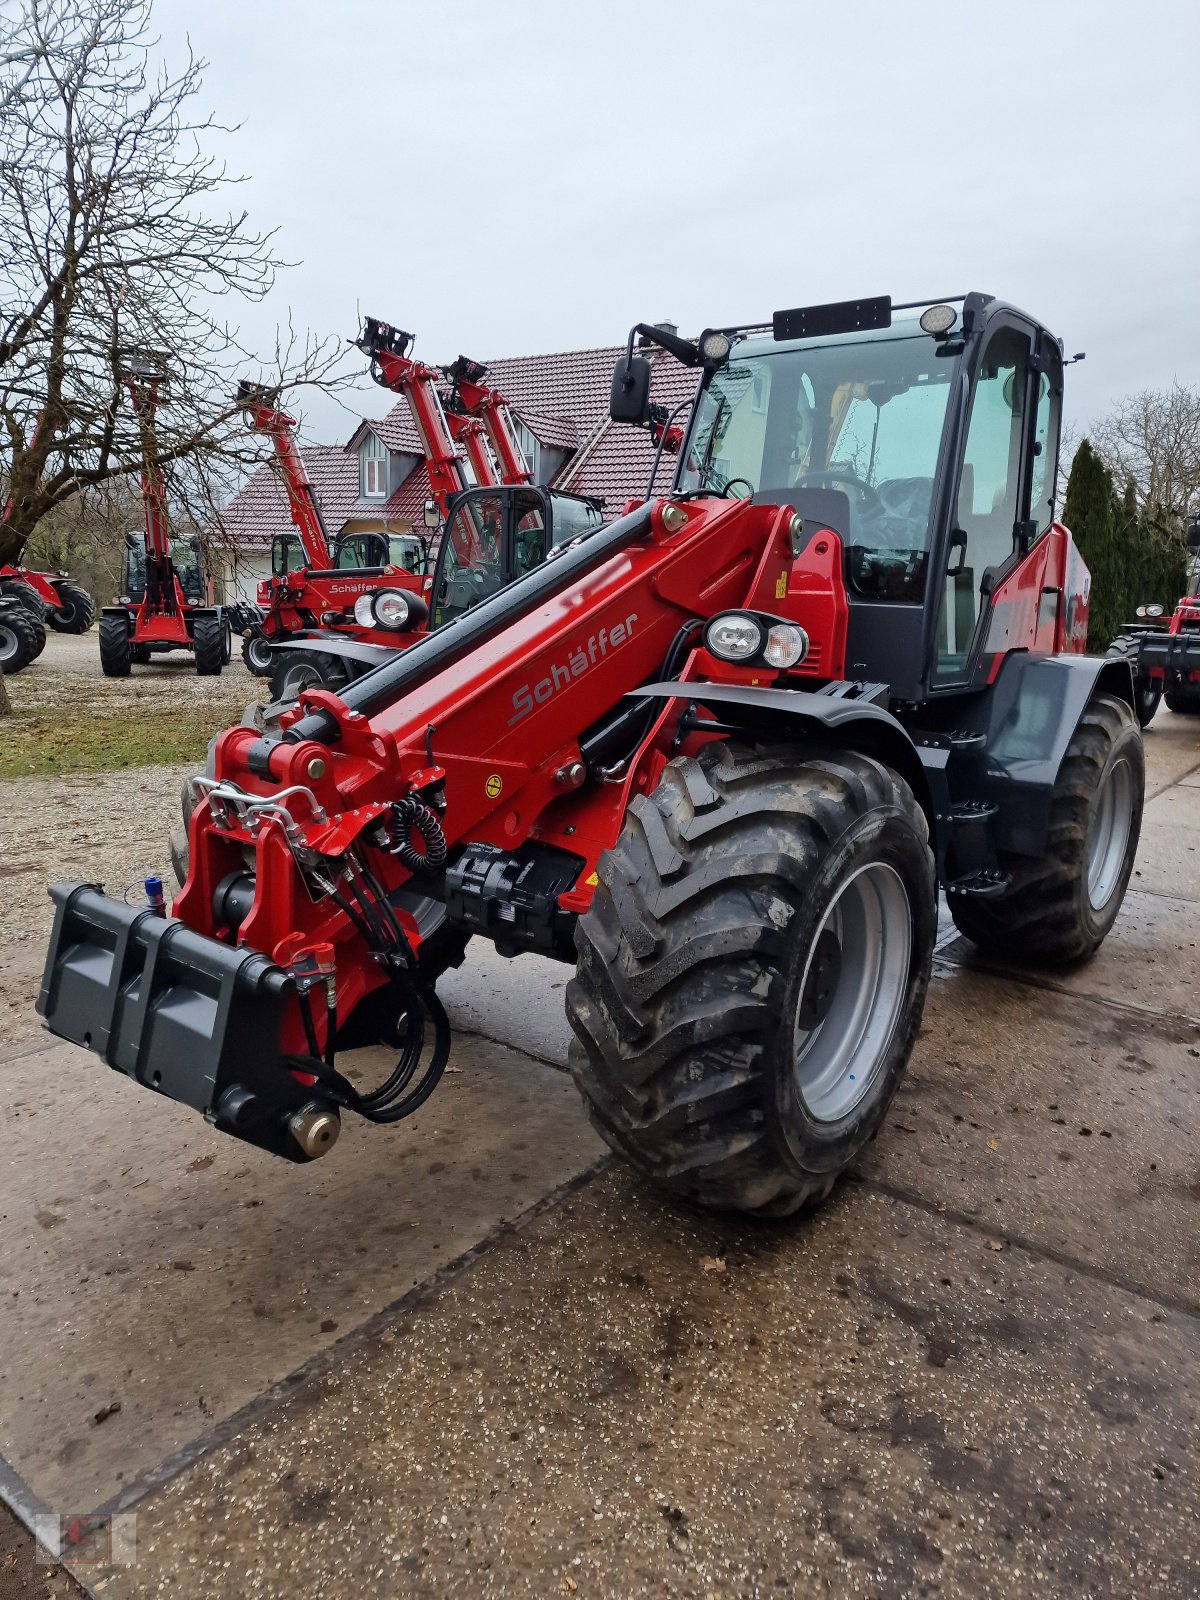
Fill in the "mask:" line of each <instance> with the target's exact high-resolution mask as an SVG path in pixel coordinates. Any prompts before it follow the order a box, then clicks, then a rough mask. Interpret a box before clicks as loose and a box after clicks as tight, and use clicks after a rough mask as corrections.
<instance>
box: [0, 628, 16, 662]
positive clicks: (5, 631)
mask: <svg viewBox="0 0 1200 1600" xmlns="http://www.w3.org/2000/svg"><path fill="white" fill-rule="evenodd" d="M20 652H21V640H20V638H19V636H18V635H17V634H16V633H15V632H14V631H13V629H12V628H10V627H8V626H7V625H6V624H5V623H3V622H0V667H4V668H7V666H8V664H9V662H10V661H14V660H16V658H17V656H18V655H19V654H20Z"/></svg>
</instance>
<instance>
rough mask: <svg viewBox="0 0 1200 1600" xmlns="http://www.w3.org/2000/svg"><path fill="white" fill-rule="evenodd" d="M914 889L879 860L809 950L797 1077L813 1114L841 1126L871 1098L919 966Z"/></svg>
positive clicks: (853, 883)
mask: <svg viewBox="0 0 1200 1600" xmlns="http://www.w3.org/2000/svg"><path fill="white" fill-rule="evenodd" d="M912 945H913V919H912V908H911V906H910V905H909V900H908V891H907V890H906V889H905V887H904V881H903V879H902V878H901V877H900V874H899V873H898V872H897V871H896V870H895V868H894V867H891V866H888V865H887V864H886V863H885V862H882V861H875V862H872V863H870V864H869V865H868V866H865V867H860V868H859V870H858V871H857V872H856V873H854V874H853V876H852V877H849V878H847V879H846V881H845V883H843V884H842V886H841V888H840V889H839V890H838V892H837V894H836V895H835V896H834V898H833V900H832V901H831V902H830V904H829V906H828V908H827V909H826V912H825V915H824V916H823V917H822V918H821V925H820V927H819V928H818V929H817V932H816V935H815V937H814V939H813V941H812V944H811V945H810V947H809V953H808V959H807V961H806V963H805V968H804V978H803V981H802V982H801V985H800V999H799V1002H798V1004H797V1007H796V1021H795V1029H794V1035H793V1067H792V1072H793V1077H794V1080H795V1084H796V1088H797V1090H798V1092H799V1094H800V1098H801V1099H802V1100H803V1102H804V1105H805V1107H806V1109H807V1110H808V1113H809V1115H810V1116H812V1117H813V1118H814V1119H815V1120H816V1121H818V1122H838V1121H840V1120H841V1119H842V1118H843V1117H845V1116H847V1115H849V1113H850V1112H851V1111H853V1110H854V1108H855V1107H856V1106H857V1105H858V1104H859V1103H860V1102H861V1101H862V1100H863V1098H864V1097H865V1096H866V1095H867V1094H868V1092H869V1091H870V1089H871V1086H872V1085H873V1084H874V1082H875V1080H876V1078H877V1077H878V1075H879V1073H880V1071H881V1070H882V1068H883V1064H884V1061H885V1059H886V1056H887V1052H888V1050H889V1048H890V1046H891V1043H892V1039H893V1038H894V1036H895V1033H896V1029H897V1027H898V1025H899V1022H900V1017H901V1014H902V1012H903V1010H904V997H905V994H906V992H907V990H908V974H909V968H910V966H911V963H912Z"/></svg>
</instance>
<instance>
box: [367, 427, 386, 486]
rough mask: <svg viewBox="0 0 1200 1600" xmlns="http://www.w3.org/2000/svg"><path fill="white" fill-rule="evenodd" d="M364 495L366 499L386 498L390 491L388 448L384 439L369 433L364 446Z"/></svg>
mask: <svg viewBox="0 0 1200 1600" xmlns="http://www.w3.org/2000/svg"><path fill="white" fill-rule="evenodd" d="M361 461H362V496H363V499H364V500H386V499H387V492H388V484H387V478H388V472H387V450H386V449H385V448H384V444H383V441H382V439H379V438H377V437H376V436H375V434H373V433H368V434H367V437H366V440H365V442H364V444H363V447H362V456H361Z"/></svg>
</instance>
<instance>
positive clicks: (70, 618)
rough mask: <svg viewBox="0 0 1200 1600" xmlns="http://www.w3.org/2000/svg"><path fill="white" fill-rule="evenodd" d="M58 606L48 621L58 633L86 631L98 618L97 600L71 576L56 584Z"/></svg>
mask: <svg viewBox="0 0 1200 1600" xmlns="http://www.w3.org/2000/svg"><path fill="white" fill-rule="evenodd" d="M54 591H55V593H56V594H57V595H58V606H57V608H56V609H55V610H53V611H51V613H50V615H49V618H48V621H49V623H50V626H51V627H52V628H53V629H54V630H55V632H56V633H86V632H87V631H88V629H89V628H90V627H91V626H92V624H93V623H94V622H95V620H96V602H95V601H94V600H93V599H92V597H91V595H90V594H89V593H88V592H87V590H86V589H84V588H82V587H81V586H80V585H79V584H77V583H72V582H71V580H70V579H69V578H63V579H62V580H61V582H59V583H56V584H55V585H54Z"/></svg>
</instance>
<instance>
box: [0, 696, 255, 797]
mask: <svg viewBox="0 0 1200 1600" xmlns="http://www.w3.org/2000/svg"><path fill="white" fill-rule="evenodd" d="M242 709H243V704H242V702H241V701H239V702H238V703H237V704H236V705H233V704H231V705H229V706H227V707H222V706H219V705H211V704H210V705H200V706H195V707H191V706H189V707H187V708H186V709H180V708H175V709H172V710H169V711H138V712H137V713H136V715H128V716H124V715H123V716H116V717H104V716H95V715H89V714H88V712H87V710H86V709H78V710H75V709H71V708H66V709H62V710H59V711H56V712H55V713H53V715H50V714H46V715H37V714H35V715H26V716H21V715H19V714H14V715H13V716H11V717H6V718H5V719H4V721H3V722H0V778H46V777H56V776H58V774H60V773H66V772H116V771H119V770H120V769H121V768H123V767H156V766H174V765H176V764H177V763H185V762H195V763H196V764H197V765H198V764H199V763H200V762H202V761H203V759H204V755H205V752H206V751H207V749H208V742H209V740H210V739H211V738H212V736H213V734H214V733H217V732H219V731H220V730H221V729H222V728H228V727H231V726H232V725H233V724H234V723H236V722H238V721H240V720H241V715H242Z"/></svg>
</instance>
